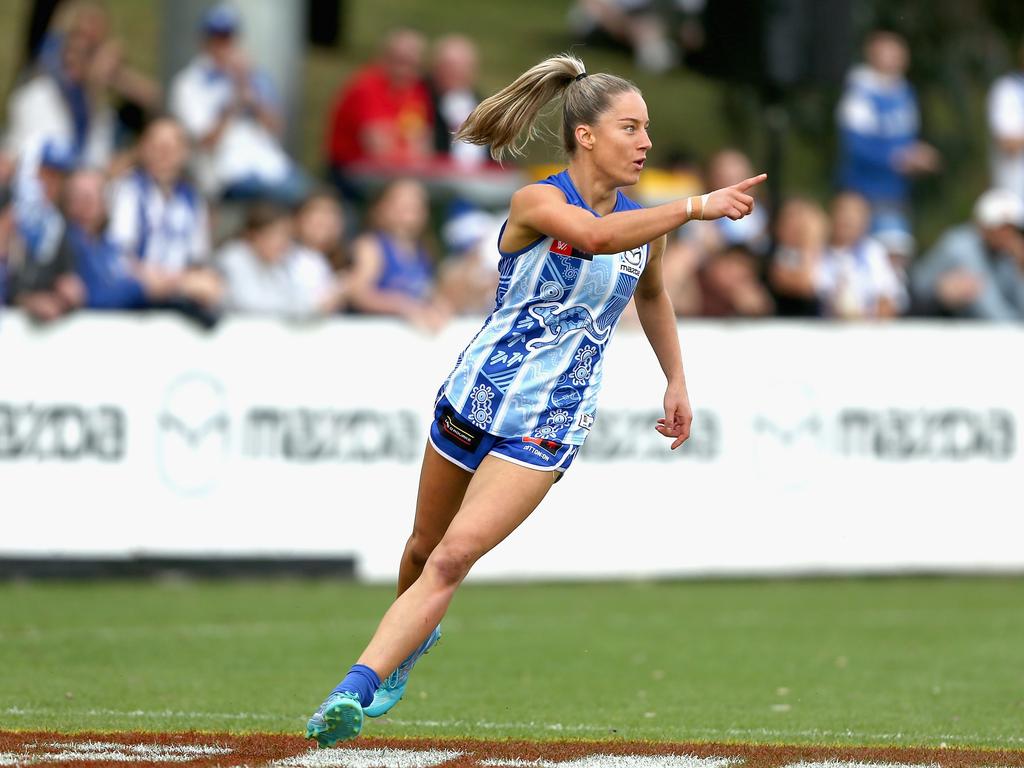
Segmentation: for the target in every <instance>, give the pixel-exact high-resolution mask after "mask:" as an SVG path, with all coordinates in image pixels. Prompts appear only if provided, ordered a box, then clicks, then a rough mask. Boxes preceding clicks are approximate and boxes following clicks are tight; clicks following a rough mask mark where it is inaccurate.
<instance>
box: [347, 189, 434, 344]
mask: <svg viewBox="0 0 1024 768" xmlns="http://www.w3.org/2000/svg"><path fill="white" fill-rule="evenodd" d="M428 213H429V211H428V207H427V193H426V190H425V189H424V188H423V185H422V184H420V183H419V182H417V181H413V180H411V179H399V180H397V181H393V182H391V183H390V184H388V185H387V186H386V187H385V188H384V190H383V191H382V192H381V194H380V197H379V198H378V199H377V201H376V203H374V205H373V207H372V208H371V210H370V214H369V219H370V231H369V232H367V233H365V234H363V235H361V236H360V237H358V238H357V239H356V241H355V242H354V243H353V246H352V254H353V268H352V293H351V296H352V307H353V308H354V309H356V310H357V311H359V312H366V313H372V314H383V315H395V316H398V317H403V318H405V319H406V320H409V321H410V322H412V323H414V324H416V325H418V326H421V327H423V328H426V329H428V330H437V329H439V328H440V327H441V326H442V325H443V324H444V323H445V322H446V321H447V319H448V314H449V310H448V308H447V306H445V305H444V304H443V303H442V302H439V301H438V300H437V299H436V298H435V296H434V267H433V262H432V260H431V258H430V253H429V252H428V251H427V248H426V246H425V244H424V234H425V232H426V228H427V221H428Z"/></svg>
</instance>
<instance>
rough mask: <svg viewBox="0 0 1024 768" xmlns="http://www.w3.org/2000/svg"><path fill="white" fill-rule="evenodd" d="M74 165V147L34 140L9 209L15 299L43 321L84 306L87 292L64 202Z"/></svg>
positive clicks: (7, 224) (9, 250)
mask: <svg viewBox="0 0 1024 768" xmlns="http://www.w3.org/2000/svg"><path fill="white" fill-rule="evenodd" d="M72 167H73V154H72V152H71V149H70V148H69V147H66V146H63V145H61V144H59V143H57V142H55V141H52V140H51V141H45V142H41V143H35V144H30V145H29V146H28V147H27V148H26V150H25V151H24V152H23V153H22V155H21V160H20V161H19V163H18V168H17V170H16V172H15V179H14V184H13V201H12V202H11V203H10V204H9V205H8V207H7V209H6V210H5V213H4V219H5V225H4V227H3V229H4V230H5V233H6V235H7V242H6V244H5V246H6V247H5V248H4V250H5V252H6V255H7V258H6V261H7V291H8V295H9V297H10V301H11V303H12V304H14V305H15V306H18V307H21V308H22V309H24V310H25V312H27V313H28V315H29V316H30V317H32V318H33V319H34V320H37V321H39V322H49V321H52V320H56V319H57V318H59V317H61V316H63V315H65V314H67V313H68V312H71V311H72V310H74V309H77V308H78V307H80V306H82V303H83V301H84V298H85V296H84V290H83V288H82V284H81V281H79V279H78V277H77V276H76V274H75V261H74V254H73V252H72V250H71V246H70V243H69V242H68V238H67V228H66V226H65V223H64V217H63V216H62V215H61V212H60V209H59V208H58V203H59V202H60V197H61V194H62V192H63V187H64V182H65V177H66V174H67V173H68V172H69V171H70V170H71V169H72Z"/></svg>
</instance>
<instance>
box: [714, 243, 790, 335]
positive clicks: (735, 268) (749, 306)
mask: <svg viewBox="0 0 1024 768" xmlns="http://www.w3.org/2000/svg"><path fill="white" fill-rule="evenodd" d="M699 276H700V294H701V315H702V316H703V317H763V316H765V315H770V314H772V311H773V310H774V309H775V305H774V303H773V302H772V297H771V296H770V295H769V293H768V290H767V289H766V288H765V287H764V285H762V284H761V281H760V280H759V279H758V276H757V258H756V257H755V256H754V254H752V253H751V252H750V250H749V249H748V248H746V247H745V246H742V245H733V246H730V247H728V248H726V249H725V250H724V251H718V252H717V253H713V254H712V255H711V256H709V257H708V259H707V260H706V261H705V262H704V263H703V264H702V265H701V268H700V272H699Z"/></svg>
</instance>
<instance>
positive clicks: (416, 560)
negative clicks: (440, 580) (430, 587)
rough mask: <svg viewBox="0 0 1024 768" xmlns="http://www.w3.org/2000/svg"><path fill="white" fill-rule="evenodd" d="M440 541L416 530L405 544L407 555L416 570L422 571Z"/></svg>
mask: <svg viewBox="0 0 1024 768" xmlns="http://www.w3.org/2000/svg"><path fill="white" fill-rule="evenodd" d="M438 541H440V539H438V538H437V537H434V536H429V535H427V534H425V533H423V532H422V531H417V530H414V531H413V532H412V535H411V536H410V537H409V540H408V541H407V542H406V543H405V555H406V557H407V558H408V559H409V562H411V563H412V564H413V565H414V566H415V567H416V568H418V569H420V570H422V569H423V566H424V565H426V564H427V559H428V558H429V557H430V553H431V552H433V551H434V548H435V547H436V546H437V543H438Z"/></svg>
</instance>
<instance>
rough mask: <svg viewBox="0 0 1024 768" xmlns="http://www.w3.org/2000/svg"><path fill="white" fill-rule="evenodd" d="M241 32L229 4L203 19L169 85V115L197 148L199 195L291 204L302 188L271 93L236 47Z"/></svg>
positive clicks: (215, 8) (267, 79)
mask: <svg viewBox="0 0 1024 768" xmlns="http://www.w3.org/2000/svg"><path fill="white" fill-rule="evenodd" d="M240 26H241V19H240V17H239V15H238V12H237V11H236V10H235V9H234V8H233V7H232V6H230V5H227V4H220V5H215V6H213V7H212V8H210V9H209V10H208V11H207V12H206V13H205V14H204V15H203V19H202V35H203V42H202V53H200V54H199V55H198V56H197V57H196V58H195V59H193V61H192V63H190V64H189V65H188V66H187V67H186V68H185V69H184V70H182V71H181V72H179V73H178V74H177V76H175V78H174V80H173V82H172V83H171V100H170V106H171V112H172V113H173V114H174V116H175V117H176V118H177V119H178V120H179V121H180V122H181V124H182V125H184V126H185V130H186V131H187V133H188V134H189V136H190V137H191V138H192V140H193V141H194V142H195V143H196V144H197V145H198V147H199V149H200V153H199V157H198V161H197V163H196V171H197V173H198V174H199V181H200V186H201V187H202V188H203V191H204V192H206V193H207V194H223V196H224V197H225V198H227V199H261V198H267V199H272V200H275V201H278V202H281V203H283V204H297V203H298V202H300V201H301V200H302V198H303V197H304V194H305V190H306V187H307V186H308V183H307V180H306V178H305V176H304V175H303V174H302V173H301V172H300V171H299V169H298V168H297V167H296V166H295V164H294V163H293V162H292V160H291V158H289V157H288V155H287V154H286V153H285V151H284V149H283V148H282V146H281V142H280V138H281V135H282V133H283V131H284V120H283V117H282V115H281V109H280V104H279V103H278V98H277V93H276V90H275V88H274V85H273V83H272V82H271V80H270V77H269V76H268V75H267V74H266V73H265V72H262V71H260V70H257V69H255V68H254V67H253V66H252V65H251V63H250V62H249V60H248V58H247V57H246V55H245V53H244V52H243V51H242V48H241V46H240V45H239V44H238V41H237V39H236V38H237V34H238V32H239V29H240Z"/></svg>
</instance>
